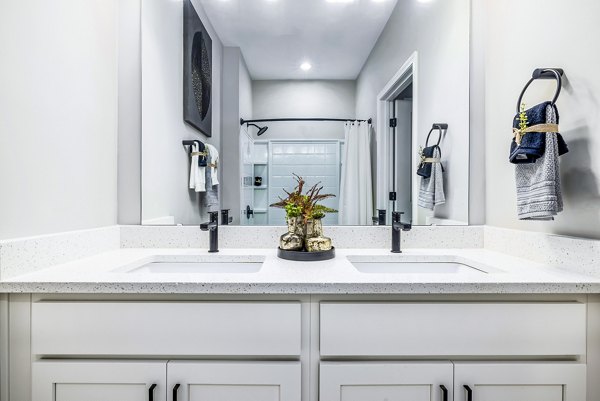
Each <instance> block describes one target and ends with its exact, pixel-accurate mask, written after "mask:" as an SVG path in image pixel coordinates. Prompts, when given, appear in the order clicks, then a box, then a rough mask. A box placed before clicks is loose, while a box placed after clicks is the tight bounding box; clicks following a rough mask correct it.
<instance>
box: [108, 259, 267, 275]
mask: <svg viewBox="0 0 600 401" xmlns="http://www.w3.org/2000/svg"><path fill="white" fill-rule="evenodd" d="M263 262H264V258H263V257H244V258H243V259H241V258H239V257H230V256H205V255H203V256H162V257H160V256H157V257H154V258H151V259H150V260H144V261H142V262H141V263H137V264H136V266H135V267H131V266H128V267H125V268H121V269H118V270H117V272H126V273H130V274H249V273H257V272H259V271H260V269H261V268H262V265H263Z"/></svg>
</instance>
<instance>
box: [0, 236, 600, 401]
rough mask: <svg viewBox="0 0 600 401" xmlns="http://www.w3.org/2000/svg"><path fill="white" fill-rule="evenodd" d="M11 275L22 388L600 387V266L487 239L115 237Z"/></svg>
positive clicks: (251, 395)
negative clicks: (323, 251)
mask: <svg viewBox="0 0 600 401" xmlns="http://www.w3.org/2000/svg"><path fill="white" fill-rule="evenodd" d="M265 230H267V229H265ZM377 230H378V232H379V231H382V230H379V229H377ZM421 230H424V229H417V231H416V233H411V235H413V239H414V236H419V235H422V234H424V233H420V231H421ZM427 230H433V229H427ZM448 230H455V231H456V230H465V232H473V231H474V230H479V229H478V228H476V227H469V228H448V229H446V231H448ZM386 231H387V230H386ZM434 231H435V230H434ZM436 232H437V231H436ZM231 233H233V230H231ZM231 233H230V234H231ZM374 237H376V235H375V236H374ZM132 238H133V237H132ZM350 238H351V236H349V237H348V239H347V240H350ZM464 238H469V234H466V235H465V236H463V239H462V240H454V242H448V243H446V245H449V246H453V245H461V244H459V243H458V242H460V241H463V242H464V241H466V240H465V239H464ZM128 240H130V239H128V236H127V235H126V234H125V230H123V229H122V236H121V242H122V244H126V243H127V241H128ZM167 240H168V239H166V238H165V239H164V241H167ZM337 240H338V241H339V242H340V243H341V244H344V241H346V239H344V238H342V237H338V238H337ZM231 241H232V238H229V236H228V235H227V234H226V236H225V241H224V242H225V243H226V244H227V243H229V242H231ZM407 241H409V243H410V238H409V239H408V240H407ZM457 241H458V242H457ZM150 244H151V241H150V240H149V239H147V245H150ZM367 245H368V244H367ZM463 246H464V244H463ZM0 286H2V290H3V291H7V292H11V294H10V295H9V296H8V299H7V301H8V302H3V303H2V305H3V308H6V311H5V312H6V313H5V314H4V315H6V316H7V317H6V319H7V320H8V323H9V327H10V330H9V333H8V336H7V339H6V342H7V343H8V344H9V347H10V350H11V353H10V358H9V360H8V361H7V363H8V364H9V365H10V372H11V373H10V376H9V378H8V381H9V383H10V391H11V399H32V400H35V401H75V400H81V399H87V400H93V399H126V400H140V401H141V400H153V401H161V400H162V401H165V400H169V401H176V400H179V401H181V400H190V401H191V400H207V399H209V400H228V401H235V400H240V401H248V400H257V401H258V400H260V401H267V400H273V401H275V400H281V401H309V400H315V401H316V400H321V401H330V400H331V401H333V400H336V401H337V400H342V401H354V400H356V401H359V400H366V399H368V400H384V399H393V400H407V401H408V400H410V401H420V400H423V401H425V400H427V401H446V400H460V401H462V400H464V401H470V400H476V401H482V400H483V401H495V400H498V399H526V400H528V401H549V400H552V401H554V400H557V401H558V400H564V401H567V400H568V401H585V400H589V399H590V398H589V396H590V394H594V393H593V392H594V391H596V388H595V387H596V383H595V380H594V379H593V376H594V374H595V373H594V372H597V371H598V364H599V363H600V352H599V350H598V346H597V344H598V339H599V338H600V297H598V296H597V295H593V294H598V293H600V279H596V278H593V277H590V276H585V275H582V274H577V273H574V272H568V271H564V270H559V269H555V268H551V267H548V266H544V265H543V264H541V263H538V262H534V261H532V260H528V259H523V258H520V257H515V256H511V255H508V254H504V253H499V252H496V251H492V250H489V249H485V248H470V249H469V248H447V249H407V250H405V253H404V254H401V255H391V254H390V252H389V250H387V249H352V248H345V249H344V248H341V249H340V250H339V251H338V255H337V257H336V258H335V259H333V260H331V261H325V262H316V263H301V262H292V261H284V260H281V259H278V258H277V257H276V256H275V251H274V250H271V249H260V248H253V249H247V250H243V249H223V250H222V251H221V252H220V254H218V255H214V254H209V253H208V252H207V250H206V249H189V248H188V249H183V248H171V249H167V248H155V247H146V248H142V247H139V248H121V249H114V250H111V251H108V252H103V253H100V254H97V255H93V256H90V257H87V258H83V259H77V260H73V261H71V262H68V263H63V264H58V265H56V266H54V267H51V268H48V269H42V270H36V271H33V272H30V273H26V274H20V275H16V276H14V277H12V278H7V279H5V280H3V281H2V282H1V283H0ZM590 378H591V379H590ZM586 394H587V395H586ZM17 396H19V397H17ZM586 397H587V398H586Z"/></svg>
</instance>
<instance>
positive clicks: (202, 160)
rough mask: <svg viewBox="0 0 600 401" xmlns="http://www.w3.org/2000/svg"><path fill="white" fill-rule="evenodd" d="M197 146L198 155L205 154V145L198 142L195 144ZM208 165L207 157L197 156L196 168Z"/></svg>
mask: <svg viewBox="0 0 600 401" xmlns="http://www.w3.org/2000/svg"><path fill="white" fill-rule="evenodd" d="M196 143H197V144H198V151H199V152H200V153H206V145H205V144H204V143H202V142H200V141H197V142H196ZM207 165H208V157H207V156H205V155H201V156H198V166H200V167H206V166H207Z"/></svg>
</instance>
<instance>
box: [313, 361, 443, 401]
mask: <svg viewBox="0 0 600 401" xmlns="http://www.w3.org/2000/svg"><path fill="white" fill-rule="evenodd" d="M320 377H321V380H320V383H319V386H320V401H365V400H369V401H448V400H452V383H453V369H452V364H451V363H450V362H431V363H425V362H423V363H420V362H414V363H384V362H381V363H379V362H377V363H375V362H373V363H369V362H365V363H357V362H348V363H346V362H344V363H341V362H340V363H338V362H323V363H321V372H320Z"/></svg>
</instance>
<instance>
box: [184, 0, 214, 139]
mask: <svg viewBox="0 0 600 401" xmlns="http://www.w3.org/2000/svg"><path fill="white" fill-rule="evenodd" d="M183 7H184V8H183V50H184V53H183V119H184V120H185V122H186V123H188V124H190V125H191V126H193V127H194V128H196V129H197V130H199V131H200V132H202V133H203V134H204V135H206V136H212V102H211V99H212V39H211V38H210V36H209V35H208V32H207V31H206V29H205V28H204V25H203V24H202V21H200V17H198V14H197V13H196V10H195V9H194V6H193V5H192V2H191V1H190V0H185V2H184V6H183Z"/></svg>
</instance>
